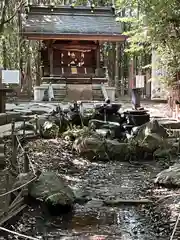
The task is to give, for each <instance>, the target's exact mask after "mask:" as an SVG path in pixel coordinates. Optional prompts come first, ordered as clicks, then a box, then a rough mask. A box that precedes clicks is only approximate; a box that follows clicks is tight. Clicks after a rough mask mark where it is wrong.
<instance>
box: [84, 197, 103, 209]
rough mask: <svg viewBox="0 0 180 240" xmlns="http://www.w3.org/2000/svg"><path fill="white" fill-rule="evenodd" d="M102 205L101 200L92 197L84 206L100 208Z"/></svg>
mask: <svg viewBox="0 0 180 240" xmlns="http://www.w3.org/2000/svg"><path fill="white" fill-rule="evenodd" d="M103 205H104V202H103V200H100V199H92V200H91V201H89V202H88V203H86V205H85V208H100V207H102V206H103Z"/></svg>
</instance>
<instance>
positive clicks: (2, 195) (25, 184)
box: [0, 176, 37, 197]
mask: <svg viewBox="0 0 180 240" xmlns="http://www.w3.org/2000/svg"><path fill="white" fill-rule="evenodd" d="M36 179H37V176H35V177H34V178H33V179H31V180H30V181H28V182H26V183H24V184H23V185H21V186H19V187H17V188H14V189H12V190H10V191H8V192H6V193H3V194H1V195H0V197H4V196H6V195H8V194H10V193H13V192H15V191H17V190H19V189H21V188H23V187H25V186H27V185H28V184H29V183H31V182H33V181H35V180H36Z"/></svg>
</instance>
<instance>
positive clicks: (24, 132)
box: [23, 118, 26, 138]
mask: <svg viewBox="0 0 180 240" xmlns="http://www.w3.org/2000/svg"><path fill="white" fill-rule="evenodd" d="M25 128H26V120H25V118H24V119H23V138H25V136H26V130H25Z"/></svg>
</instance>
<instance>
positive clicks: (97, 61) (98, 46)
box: [96, 42, 100, 69]
mask: <svg viewBox="0 0 180 240" xmlns="http://www.w3.org/2000/svg"><path fill="white" fill-rule="evenodd" d="M99 68H100V44H99V42H98V43H97V49H96V69H99Z"/></svg>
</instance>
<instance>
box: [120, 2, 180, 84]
mask: <svg viewBox="0 0 180 240" xmlns="http://www.w3.org/2000/svg"><path fill="white" fill-rule="evenodd" d="M118 4H119V6H120V7H122V6H123V7H124V8H126V9H129V15H128V16H127V18H124V19H121V21H124V22H126V24H129V25H130V31H128V32H126V34H127V35H129V45H128V49H127V51H128V52H129V53H130V54H131V55H135V56H141V59H142V56H144V54H147V53H149V54H151V51H152V48H153V49H155V50H156V52H157V53H158V54H159V57H160V61H159V68H161V67H163V69H164V70H165V72H166V78H165V79H164V80H166V81H167V83H168V84H169V85H171V84H172V83H173V81H174V80H175V79H176V77H177V76H179V74H177V73H178V72H179V71H180V2H179V1H178V0H144V1H142V2H139V0H134V1H133V0H132V1H126V0H119V2H118Z"/></svg>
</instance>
